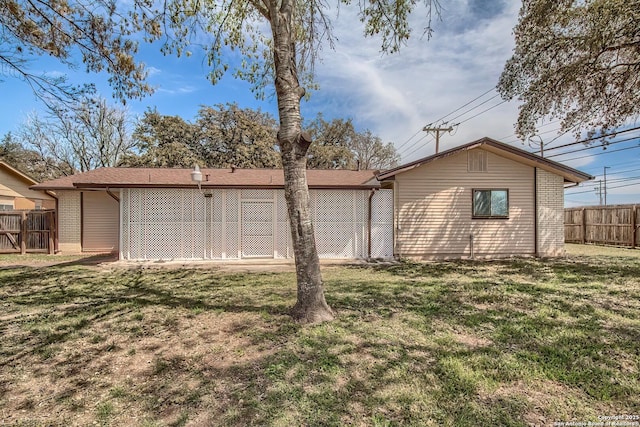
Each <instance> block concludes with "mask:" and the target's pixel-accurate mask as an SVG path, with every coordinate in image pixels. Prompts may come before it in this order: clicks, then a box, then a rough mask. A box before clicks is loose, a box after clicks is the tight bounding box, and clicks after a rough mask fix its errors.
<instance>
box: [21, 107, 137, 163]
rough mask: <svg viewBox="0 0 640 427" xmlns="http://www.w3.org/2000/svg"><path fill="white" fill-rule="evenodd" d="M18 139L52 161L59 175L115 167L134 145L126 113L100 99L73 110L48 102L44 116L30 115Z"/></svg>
mask: <svg viewBox="0 0 640 427" xmlns="http://www.w3.org/2000/svg"><path fill="white" fill-rule="evenodd" d="M18 136H19V139H20V140H21V142H22V143H23V144H25V145H27V146H29V147H33V148H34V149H35V150H36V151H38V153H40V155H41V156H42V157H43V158H45V159H47V158H49V159H54V160H55V161H56V164H57V166H56V167H57V168H58V171H57V174H59V175H71V174H74V173H77V172H86V171H89V170H92V169H95V168H98V167H105V166H116V165H118V164H119V162H120V159H121V158H122V157H123V156H124V155H125V154H126V153H127V152H128V151H129V150H131V148H132V145H133V144H132V141H131V138H130V135H129V123H128V117H127V112H126V110H123V109H121V108H118V107H112V106H110V105H108V104H107V102H106V100H105V99H103V98H98V99H95V98H84V99H83V101H82V102H81V103H80V104H78V105H75V106H73V107H71V106H69V105H68V104H64V103H58V102H54V103H50V104H49V105H48V108H47V114H46V116H44V117H42V116H40V115H38V114H32V115H30V116H29V118H28V119H27V121H26V122H25V123H24V124H23V125H22V126H21V128H20V132H19V134H18Z"/></svg>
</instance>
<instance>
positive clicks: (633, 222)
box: [631, 205, 638, 249]
mask: <svg viewBox="0 0 640 427" xmlns="http://www.w3.org/2000/svg"><path fill="white" fill-rule="evenodd" d="M637 218H638V205H633V207H632V208H631V249H635V248H636V239H637V238H638V228H637V227H638V222H637Z"/></svg>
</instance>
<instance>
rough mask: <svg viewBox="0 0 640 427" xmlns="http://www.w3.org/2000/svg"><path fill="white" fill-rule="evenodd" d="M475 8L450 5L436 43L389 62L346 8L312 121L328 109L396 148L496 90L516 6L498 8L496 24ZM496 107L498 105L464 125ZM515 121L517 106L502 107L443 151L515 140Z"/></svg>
mask: <svg viewBox="0 0 640 427" xmlns="http://www.w3.org/2000/svg"><path fill="white" fill-rule="evenodd" d="M475 3H477V1H476V2H475ZM475 3H474V2H473V1H471V0H470V1H468V2H465V1H457V2H455V1H454V2H452V3H449V6H448V9H447V10H445V11H443V17H442V22H434V26H435V30H436V32H435V33H434V36H433V38H432V39H431V40H429V41H427V40H426V39H420V37H419V36H417V37H415V38H413V39H412V40H410V42H409V44H408V45H407V46H405V48H404V49H402V50H401V52H400V53H399V54H395V55H388V56H381V55H380V53H379V43H380V41H379V40H378V39H376V38H373V39H365V38H364V37H363V36H362V31H361V28H362V27H361V25H359V23H358V21H357V17H356V16H355V11H354V10H353V8H351V9H350V8H346V7H343V9H342V10H341V12H340V17H339V19H338V20H336V22H335V30H336V35H337V36H338V38H339V43H338V44H337V47H336V51H335V52H332V51H328V50H326V51H325V52H324V61H323V62H322V63H321V64H319V66H318V69H317V72H318V80H319V83H320V85H321V88H320V91H319V92H318V93H315V94H314V95H313V98H312V100H311V102H310V105H309V107H310V109H312V110H313V113H314V114H315V112H316V111H319V110H322V111H323V112H324V113H325V115H326V116H328V117H331V116H332V114H331V113H332V110H333V112H334V114H333V115H336V116H338V117H344V116H345V115H347V116H350V117H353V118H354V122H355V123H356V125H357V126H358V127H360V128H369V129H371V130H372V131H374V132H375V133H376V134H378V135H380V136H381V137H382V138H383V139H384V140H387V141H394V142H395V143H396V145H397V146H398V145H400V144H402V143H403V142H405V141H406V140H407V139H409V138H410V137H411V136H412V135H413V134H415V133H416V132H417V131H419V130H420V129H421V128H422V127H423V126H424V125H425V124H427V123H429V122H432V121H435V120H437V119H438V118H440V117H442V116H443V115H445V114H447V113H449V112H451V111H453V110H455V109H457V108H458V107H460V106H462V105H463V104H465V103H466V102H468V101H470V100H471V99H473V98H475V97H476V96H478V95H480V94H481V93H483V92H485V91H487V90H488V89H491V88H492V87H494V86H495V85H496V84H497V81H498V77H499V75H500V73H501V71H502V67H503V65H504V62H505V61H506V60H507V58H508V57H509V55H510V52H511V49H512V46H513V37H512V35H511V31H512V28H513V26H514V25H515V23H516V18H517V4H516V3H517V2H509V3H508V4H505V6H504V10H501V11H499V10H498V9H494V10H493V12H494V13H497V14H496V15H493V16H491V19H490V20H488V19H487V17H482V16H479V15H477V13H475V14H474V11H477V10H479V9H478V8H477V7H475V6H474V5H475ZM498 12H499V13H498ZM414 21H415V19H414ZM356 23H357V24H358V25H357V24H356ZM451 27H455V28H451ZM414 28H417V31H416V33H419V29H420V28H421V25H420V24H419V23H417V24H416V22H414ZM490 96H491V95H488V96H487V98H488V97H490ZM483 99H486V98H483ZM315 101H318V102H315ZM498 102H500V99H499V98H496V99H494V100H493V101H490V102H489V103H487V104H485V105H484V106H483V107H479V108H478V109H476V110H474V111H473V113H469V114H468V115H466V116H463V117H460V118H459V119H458V121H461V120H464V119H465V118H468V117H470V116H472V115H473V114H475V113H478V112H480V111H482V110H483V109H485V108H488V107H490V106H492V105H495V104H497V103H498ZM516 116H517V105H515V104H512V103H506V104H504V105H501V106H499V107H497V108H495V109H493V110H491V111H490V112H487V113H485V114H482V115H481V116H479V117H478V118H477V119H473V120H470V121H469V122H468V123H464V124H463V125H461V126H460V128H459V129H458V131H457V133H456V135H453V136H450V135H447V136H443V137H442V138H441V141H442V144H443V147H444V148H448V147H452V146H455V145H459V144H462V143H465V142H469V141H471V140H473V139H477V138H480V137H483V136H492V137H494V138H499V137H501V136H504V135H510V134H512V133H513V123H514V122H515V119H516ZM419 136H420V135H419ZM415 139H416V140H417V139H418V137H416V138H415ZM412 142H414V141H413V140H412ZM408 145H410V144H408ZM430 150H433V148H430ZM406 154H410V155H427V154H430V152H429V151H421V152H414V153H406ZM403 160H408V159H403Z"/></svg>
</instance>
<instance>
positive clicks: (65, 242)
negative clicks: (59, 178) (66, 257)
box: [58, 191, 82, 254]
mask: <svg viewBox="0 0 640 427" xmlns="http://www.w3.org/2000/svg"><path fill="white" fill-rule="evenodd" d="M80 195H81V193H80V192H79V191H58V250H59V251H60V252H62V253H63V254H76V253H81V252H82V240H81V221H82V219H81V215H82V210H81V203H80V202H81V198H80Z"/></svg>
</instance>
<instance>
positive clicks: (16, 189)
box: [0, 167, 55, 209]
mask: <svg viewBox="0 0 640 427" xmlns="http://www.w3.org/2000/svg"><path fill="white" fill-rule="evenodd" d="M25 179H26V178H24V177H20V176H16V175H15V174H14V173H13V172H11V171H9V170H8V169H6V168H4V167H2V168H0V197H2V198H3V199H7V198H10V199H13V200H14V209H35V207H36V200H38V201H40V202H39V204H40V205H41V206H42V208H43V209H54V208H55V199H54V198H53V197H51V196H50V195H48V194H47V193H45V192H44V191H34V190H30V189H29V187H30V186H31V185H33V184H34V182H33V181H32V182H25Z"/></svg>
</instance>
